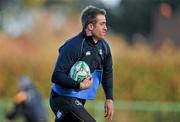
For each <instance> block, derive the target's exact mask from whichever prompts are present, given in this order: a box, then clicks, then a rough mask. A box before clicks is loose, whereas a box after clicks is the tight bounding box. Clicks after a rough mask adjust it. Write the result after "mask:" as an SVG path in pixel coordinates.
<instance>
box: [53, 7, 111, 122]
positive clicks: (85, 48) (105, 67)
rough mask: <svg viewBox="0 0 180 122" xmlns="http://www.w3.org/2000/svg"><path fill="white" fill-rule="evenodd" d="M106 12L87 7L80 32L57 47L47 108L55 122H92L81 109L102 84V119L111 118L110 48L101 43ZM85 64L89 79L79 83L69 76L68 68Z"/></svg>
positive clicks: (83, 109) (93, 96) (105, 43)
mask: <svg viewBox="0 0 180 122" xmlns="http://www.w3.org/2000/svg"><path fill="white" fill-rule="evenodd" d="M105 15H106V11H105V10H104V9H100V8H97V7H94V6H87V7H86V8H85V9H84V10H83V11H82V13H81V23H82V26H83V31H82V32H81V33H79V34H78V35H76V36H75V37H73V38H71V39H69V40H68V41H66V43H65V44H64V45H63V46H61V47H60V49H59V56H58V59H57V62H56V65H55V69H54V72H53V74H52V82H53V85H52V92H51V97H50V106H51V109H52V110H53V112H54V114H55V121H56V122H70V121H72V122H95V119H94V118H93V117H92V116H91V115H90V114H89V113H88V112H87V111H86V110H85V108H84V104H85V101H86V100H87V99H94V98H95V96H96V91H97V89H98V87H99V84H100V83H101V81H102V85H103V89H104V92H105V95H106V100H105V103H104V108H105V117H107V118H108V119H109V120H112V117H113V75H112V56H111V52H110V47H109V46H108V44H107V42H106V41H105V40H104V38H105V35H106V32H107V27H106V17H105ZM77 61H85V62H86V63H87V64H88V65H89V67H90V70H91V74H92V76H89V77H88V78H86V79H85V80H84V81H83V82H81V83H79V82H77V81H74V80H73V79H72V78H70V77H69V75H68V74H69V71H70V69H71V67H72V65H73V64H74V63H75V62H77Z"/></svg>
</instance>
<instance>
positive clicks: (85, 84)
mask: <svg viewBox="0 0 180 122" xmlns="http://www.w3.org/2000/svg"><path fill="white" fill-rule="evenodd" d="M92 82H93V79H92V76H89V77H87V78H86V79H85V80H84V81H83V82H81V83H80V90H84V89H88V88H90V87H91V85H92Z"/></svg>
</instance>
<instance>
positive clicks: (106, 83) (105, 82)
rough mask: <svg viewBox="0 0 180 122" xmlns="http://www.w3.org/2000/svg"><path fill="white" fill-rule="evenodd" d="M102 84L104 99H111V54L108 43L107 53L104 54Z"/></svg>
mask: <svg viewBox="0 0 180 122" xmlns="http://www.w3.org/2000/svg"><path fill="white" fill-rule="evenodd" d="M102 86H103V89H104V92H105V95H106V99H113V70H112V56H111V51H110V48H109V46H108V45H107V54H106V56H105V61H104V66H103V78H102Z"/></svg>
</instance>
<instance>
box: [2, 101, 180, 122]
mask: <svg viewBox="0 0 180 122" xmlns="http://www.w3.org/2000/svg"><path fill="white" fill-rule="evenodd" d="M45 105H46V107H47V109H48V111H49V118H50V122H53V121H54V119H53V118H54V115H53V113H52V112H51V110H50V108H49V105H48V100H47V101H45ZM114 105H115V114H114V118H113V122H145V121H146V122H179V121H180V117H179V115H180V104H179V103H158V102H156V103H155V102H128V101H119V102H115V104H114ZM11 107H12V102H11V100H0V121H1V122H3V121H4V115H5V111H8V110H10V108H11ZM86 109H87V110H88V111H89V112H90V114H91V115H92V116H93V117H94V118H95V119H96V121H97V122H107V120H106V119H105V118H104V108H103V101H88V102H87V104H86ZM22 121H23V119H22V118H21V117H18V118H17V119H16V120H15V121H14V122H22Z"/></svg>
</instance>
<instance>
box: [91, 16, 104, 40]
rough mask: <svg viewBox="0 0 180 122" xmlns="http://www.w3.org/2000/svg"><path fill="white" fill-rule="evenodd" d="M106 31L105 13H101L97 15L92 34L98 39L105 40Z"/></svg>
mask: <svg viewBox="0 0 180 122" xmlns="http://www.w3.org/2000/svg"><path fill="white" fill-rule="evenodd" d="M106 32H107V27H106V17H105V16H104V15H101V14H99V15H97V16H96V23H95V24H94V28H93V30H92V35H93V37H94V38H96V39H97V40H103V39H104V38H105V35H106Z"/></svg>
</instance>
